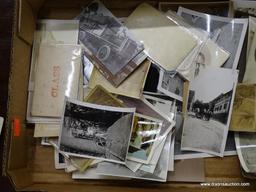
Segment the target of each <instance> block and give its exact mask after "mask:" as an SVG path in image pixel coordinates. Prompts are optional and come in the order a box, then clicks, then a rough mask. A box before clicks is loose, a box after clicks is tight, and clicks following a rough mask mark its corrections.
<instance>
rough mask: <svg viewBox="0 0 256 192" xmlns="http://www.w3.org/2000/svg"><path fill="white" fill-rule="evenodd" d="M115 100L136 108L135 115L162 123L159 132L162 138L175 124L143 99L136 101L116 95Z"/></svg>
mask: <svg viewBox="0 0 256 192" xmlns="http://www.w3.org/2000/svg"><path fill="white" fill-rule="evenodd" d="M117 98H118V99H119V100H121V101H122V102H123V104H124V105H125V106H127V107H136V113H139V114H142V115H146V116H149V117H152V118H156V119H159V120H161V121H163V125H162V128H161V131H160V135H161V136H162V137H165V136H167V134H168V133H169V132H170V131H171V130H172V129H173V127H174V125H175V122H174V121H173V120H172V119H169V118H168V116H167V115H166V114H164V113H163V112H162V111H160V110H158V109H157V108H156V107H154V106H153V105H152V104H151V103H150V102H148V101H147V100H146V99H145V98H141V99H136V98H131V97H126V96H122V95H118V97H117Z"/></svg>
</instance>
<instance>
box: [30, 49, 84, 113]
mask: <svg viewBox="0 0 256 192" xmlns="http://www.w3.org/2000/svg"><path fill="white" fill-rule="evenodd" d="M80 65H81V47H80V46H78V45H60V44H59V45H56V44H55V45H54V44H52V45H50V44H49V45H46V44H45V45H41V46H40V49H39V57H38V66H37V69H36V76H35V87H34V95H33V100H32V108H31V114H32V115H33V116H41V117H60V116H61V113H62V110H63V103H64V97H65V96H68V97H70V98H77V94H78V87H79V76H80V75H79V74H80Z"/></svg>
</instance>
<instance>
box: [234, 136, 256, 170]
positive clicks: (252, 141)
mask: <svg viewBox="0 0 256 192" xmlns="http://www.w3.org/2000/svg"><path fill="white" fill-rule="evenodd" d="M235 142H236V149H237V154H238V157H239V160H240V163H241V166H242V168H243V170H244V171H245V172H246V173H254V174H255V173H256V155H255V154H256V133H242V132H240V133H236V134H235Z"/></svg>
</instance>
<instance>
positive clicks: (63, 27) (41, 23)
mask: <svg viewBox="0 0 256 192" xmlns="http://www.w3.org/2000/svg"><path fill="white" fill-rule="evenodd" d="M78 29H79V22H78V21H76V20H54V19H50V20H47V19H45V20H38V22H37V24H36V31H35V34H34V42H33V49H32V58H31V66H30V74H29V86H28V103H27V121H28V122H31V123H44V122H51V123H59V122H60V121H59V120H58V119H56V118H49V117H48V118H46V117H44V118H41V117H36V116H32V115H31V107H32V99H33V91H34V86H35V73H36V69H37V58H38V54H39V48H40V45H41V44H49V43H53V44H77V42H78V31H79V30H78Z"/></svg>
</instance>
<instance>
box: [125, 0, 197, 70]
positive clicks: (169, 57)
mask: <svg viewBox="0 0 256 192" xmlns="http://www.w3.org/2000/svg"><path fill="white" fill-rule="evenodd" d="M125 24H126V26H127V27H128V29H129V30H130V31H131V33H132V34H133V35H134V36H135V37H136V38H137V39H139V40H140V41H142V42H143V43H144V47H145V52H146V53H147V55H148V56H149V57H150V58H151V59H152V60H153V61H154V62H155V63H157V64H159V65H160V66H161V67H163V68H164V69H165V70H168V71H171V70H175V69H176V68H177V67H178V66H179V64H180V63H181V62H182V61H183V60H184V59H185V58H186V57H187V55H188V54H189V53H190V52H191V51H192V50H193V48H194V47H195V46H196V45H197V39H196V38H195V37H194V36H193V35H192V34H190V33H189V32H188V31H187V30H186V29H185V28H184V27H183V26H179V25H177V24H176V23H175V22H172V21H170V20H169V19H167V18H166V16H165V15H164V14H163V13H161V12H160V11H158V10H156V9H155V8H154V7H152V6H150V5H149V4H146V3H142V4H141V5H139V6H138V7H137V8H136V9H135V11H133V12H132V14H131V15H130V16H129V17H128V18H127V20H126V23H125ZM173 37H175V38H173Z"/></svg>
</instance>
